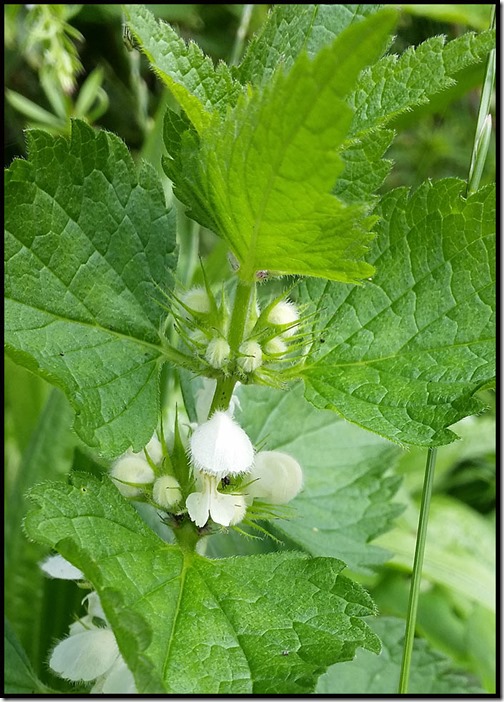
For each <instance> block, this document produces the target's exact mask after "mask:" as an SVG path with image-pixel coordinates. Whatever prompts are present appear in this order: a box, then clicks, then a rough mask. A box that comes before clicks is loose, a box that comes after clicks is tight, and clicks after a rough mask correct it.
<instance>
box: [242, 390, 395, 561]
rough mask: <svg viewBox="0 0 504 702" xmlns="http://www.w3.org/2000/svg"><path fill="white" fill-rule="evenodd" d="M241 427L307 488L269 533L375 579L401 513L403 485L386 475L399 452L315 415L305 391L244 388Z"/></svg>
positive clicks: (323, 414) (333, 419) (332, 419)
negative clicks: (398, 500) (280, 454)
mask: <svg viewBox="0 0 504 702" xmlns="http://www.w3.org/2000/svg"><path fill="white" fill-rule="evenodd" d="M238 396H239V397H240V398H241V404H242V407H243V410H242V411H241V412H240V413H239V415H238V416H239V421H240V424H241V426H243V428H244V429H245V430H246V432H247V433H248V435H249V436H250V438H251V439H252V441H253V442H254V444H255V445H256V446H261V447H262V445H263V444H264V445H265V449H267V450H278V451H285V452H286V453H288V454H290V455H292V456H293V457H294V458H295V459H296V460H297V461H299V463H300V465H301V467H302V469H303V474H304V487H303V490H302V492H301V493H300V495H299V496H298V497H296V498H295V499H294V500H293V501H292V502H291V503H289V507H290V506H292V508H293V509H294V512H295V513H294V516H293V517H292V519H289V520H283V519H282V520H278V521H275V522H272V523H270V524H269V525H268V529H269V530H270V531H272V532H273V533H274V534H275V535H276V536H278V537H279V538H280V539H282V538H287V539H288V541H289V542H290V544H293V545H294V546H295V547H297V548H302V549H303V550H305V551H307V552H308V553H310V554H311V555H313V556H334V557H336V558H340V559H341V560H343V561H344V562H345V563H346V564H347V565H348V566H349V567H350V568H351V569H352V570H353V571H358V572H364V573H369V572H370V568H372V567H373V566H377V565H379V564H381V563H383V562H384V561H385V560H387V558H388V557H389V555H390V554H389V553H387V552H386V551H384V550H382V549H381V548H377V547H376V546H375V545H372V544H370V543H369V542H370V541H372V539H374V538H375V537H376V536H377V535H378V534H381V533H382V532H384V531H386V530H388V529H390V528H391V526H392V520H393V518H394V517H395V516H396V515H397V514H398V513H399V512H400V511H401V510H402V508H401V506H400V505H397V504H394V503H392V502H391V499H392V497H393V496H394V494H395V492H396V490H397V487H398V483H399V478H397V477H396V476H391V475H390V474H389V473H388V471H389V469H390V468H391V467H392V466H393V465H394V463H395V462H396V460H397V459H398V457H399V455H400V450H399V449H398V448H397V447H396V446H394V445H392V444H390V442H387V441H384V440H383V439H380V438H379V437H377V436H373V435H372V434H369V433H368V432H364V431H362V430H361V429H359V428H358V427H354V426H352V425H351V424H348V423H347V422H344V421H342V420H341V419H339V418H338V417H337V416H336V415H335V414H334V413H333V412H321V411H320V410H316V409H314V408H313V407H310V405H309V404H308V403H307V402H306V401H305V400H304V399H303V394H302V385H301V384H298V385H297V386H295V387H294V388H293V389H291V390H289V391H288V392H280V391H276V390H273V389H272V388H258V387H243V388H240V391H239V393H238Z"/></svg>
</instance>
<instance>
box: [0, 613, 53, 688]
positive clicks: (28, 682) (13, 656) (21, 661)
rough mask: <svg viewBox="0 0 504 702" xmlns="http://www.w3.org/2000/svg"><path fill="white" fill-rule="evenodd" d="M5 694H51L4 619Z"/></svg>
mask: <svg viewBox="0 0 504 702" xmlns="http://www.w3.org/2000/svg"><path fill="white" fill-rule="evenodd" d="M4 665H5V668H4V674H5V678H4V689H3V691H4V693H5V694H8V695H37V694H39V695H40V694H45V695H47V694H51V693H52V692H54V690H51V689H49V688H48V687H47V686H46V685H44V684H43V683H42V682H41V681H40V680H39V679H38V678H37V676H36V675H35V673H34V671H33V668H32V666H31V663H30V661H29V660H28V656H27V655H26V653H25V651H24V650H23V647H22V646H21V644H20V643H19V641H18V640H17V638H16V635H15V633H14V631H13V629H12V627H11V625H10V624H9V621H8V620H7V619H4Z"/></svg>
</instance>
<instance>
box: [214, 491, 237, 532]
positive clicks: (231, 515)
mask: <svg viewBox="0 0 504 702" xmlns="http://www.w3.org/2000/svg"><path fill="white" fill-rule="evenodd" d="M242 501H243V497H242V496H241V495H230V494H227V495H224V494H222V493H221V492H217V491H215V493H214V495H212V499H211V501H210V516H211V517H212V519H213V520H214V522H216V524H222V526H230V525H231V524H237V523H238V522H239V521H241V520H242V519H243V516H244V514H245V509H246V508H245V509H243V512H242V510H241V503H242ZM243 506H244V507H245V505H244V504H243Z"/></svg>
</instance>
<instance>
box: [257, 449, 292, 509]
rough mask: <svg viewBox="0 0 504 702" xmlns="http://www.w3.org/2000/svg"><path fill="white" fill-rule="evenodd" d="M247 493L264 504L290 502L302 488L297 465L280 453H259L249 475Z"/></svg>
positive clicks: (290, 458)
mask: <svg viewBox="0 0 504 702" xmlns="http://www.w3.org/2000/svg"><path fill="white" fill-rule="evenodd" d="M250 478H251V480H253V481H254V482H252V483H251V484H250V485H249V486H248V487H247V493H248V494H249V495H251V496H252V497H258V498H260V499H261V500H264V501H265V502H271V503H273V504H277V505H283V504H286V503H287V502H290V501H291V500H292V499H293V498H294V497H296V495H297V494H298V492H299V491H300V490H301V488H302V487H303V472H302V470H301V466H300V465H299V463H298V462H297V461H296V460H295V459H294V458H292V456H289V455H288V454H287V453H283V452H281V451H260V452H259V453H258V454H257V455H256V457H255V461H254V466H253V468H252V471H251V474H250Z"/></svg>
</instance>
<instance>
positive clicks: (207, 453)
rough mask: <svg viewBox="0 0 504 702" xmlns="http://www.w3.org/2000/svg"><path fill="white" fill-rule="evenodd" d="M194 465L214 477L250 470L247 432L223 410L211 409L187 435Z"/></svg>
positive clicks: (250, 446) (252, 451)
mask: <svg viewBox="0 0 504 702" xmlns="http://www.w3.org/2000/svg"><path fill="white" fill-rule="evenodd" d="M190 449H191V456H192V460H193V463H194V465H195V467H196V468H197V469H198V470H200V471H203V472H205V473H210V474H212V475H215V476H218V477H221V478H222V477H224V476H225V475H236V474H238V473H245V472H247V471H248V470H250V468H251V466H252V463H253V461H254V448H253V446H252V443H251V442H250V439H249V438H248V436H247V434H246V433H245V432H244V431H243V429H242V428H241V427H240V426H238V424H236V422H234V421H233V420H232V419H231V417H230V416H229V415H228V414H227V413H226V412H215V413H214V414H213V415H212V417H211V418H210V419H209V420H208V421H207V422H204V423H203V424H200V426H199V427H198V428H197V429H196V431H195V432H194V433H193V435H192V436H191V439H190Z"/></svg>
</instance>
